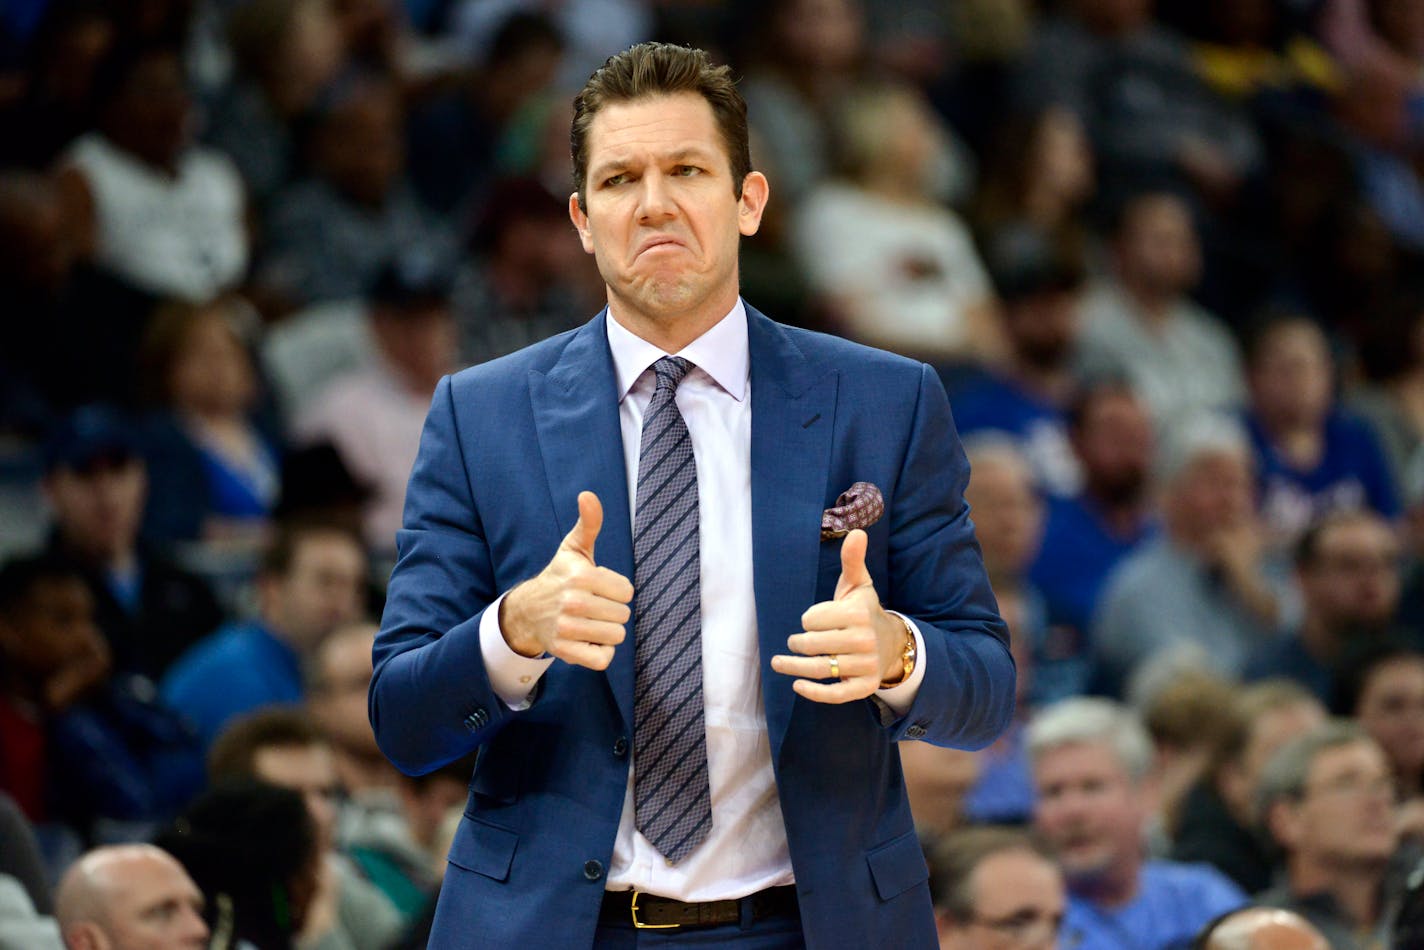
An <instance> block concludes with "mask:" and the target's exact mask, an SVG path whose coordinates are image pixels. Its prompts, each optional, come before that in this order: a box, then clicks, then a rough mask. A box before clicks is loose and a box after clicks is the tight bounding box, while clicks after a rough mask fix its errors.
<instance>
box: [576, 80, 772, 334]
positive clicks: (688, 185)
mask: <svg viewBox="0 0 1424 950" xmlns="http://www.w3.org/2000/svg"><path fill="white" fill-rule="evenodd" d="M587 147H588V174H587V184H586V186H585V196H586V198H585V200H586V210H585V208H584V207H581V206H580V204H579V201H578V196H577V195H576V194H575V195H571V196H570V197H569V216H570V218H572V220H573V223H574V227H576V228H577V229H578V232H579V237H580V239H581V240H582V242H583V249H584V250H585V251H586V252H588V253H590V254H592V255H593V256H594V259H595V260H596V261H597V263H598V270H599V273H600V274H602V275H603V281H604V283H605V284H606V285H607V287H608V300H609V306H610V307H611V308H612V311H613V313H614V315H615V316H616V317H617V318H618V319H619V320H620V321H622V322H624V324H625V326H628V327H630V329H633V331H634V332H641V333H658V332H662V331H666V330H671V329H672V328H673V327H686V326H688V324H689V321H691V320H696V321H698V322H699V323H705V324H706V326H707V327H710V326H711V325H712V324H713V323H714V322H715V321H717V320H720V319H721V318H722V317H723V316H724V315H725V314H726V313H727V311H729V310H730V309H731V308H732V306H733V304H734V303H735V302H736V296H737V286H738V285H737V255H738V252H739V248H740V244H741V237H742V235H752V234H755V233H756V232H757V229H758V227H759V226H760V224H761V212H762V208H763V207H764V206H765V203H766V197H767V194H768V187H767V183H766V179H765V178H764V177H763V176H762V175H761V174H760V173H759V172H752V173H750V174H749V175H747V177H746V180H745V181H744V182H742V183H741V184H742V189H741V197H740V198H738V197H737V187H736V186H737V183H736V182H734V181H733V180H732V174H731V163H730V160H729V158H728V155H727V148H726V145H725V143H724V141H723V138H722V135H721V132H720V131H719V130H718V127H717V123H716V120H715V118H714V117H713V114H712V107H711V106H710V105H709V104H708V103H707V100H706V99H704V98H702V97H701V96H699V95H697V94H695V93H677V94H676V95H669V96H658V97H654V98H647V99H637V100H633V101H628V102H612V103H609V104H607V105H605V106H604V107H603V108H602V109H600V110H599V111H598V113H597V114H596V115H595V116H594V117H593V122H592V124H591V126H590V128H589V135H588V146H587ZM689 314H691V315H692V316H689ZM644 328H646V329H644Z"/></svg>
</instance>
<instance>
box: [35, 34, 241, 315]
mask: <svg viewBox="0 0 1424 950" xmlns="http://www.w3.org/2000/svg"><path fill="white" fill-rule="evenodd" d="M94 97H95V108H96V112H97V115H98V129H97V130H96V131H94V132H90V133H87V134H86V135H84V136H82V137H80V138H79V139H78V140H76V141H75V142H74V143H73V144H72V145H71V146H70V148H69V149H68V150H67V151H66V152H65V154H64V156H63V158H62V162H63V165H64V166H65V169H66V174H67V175H69V176H70V180H72V181H74V182H75V183H76V184H78V185H81V186H82V187H83V188H84V189H85V191H86V192H87V196H88V199H89V201H90V202H91V204H92V207H93V219H94V229H95V236H94V260H95V263H97V264H98V265H99V266H100V267H102V268H104V269H106V270H108V271H110V272H111V273H113V274H114V275H116V276H117V277H119V278H120V279H122V280H124V281H125V282H127V283H129V284H131V285H133V286H134V287H136V288H138V289H140V290H142V291H144V292H146V293H149V294H152V295H154V296H155V297H170V298H177V299H179V300H186V301H191V302H195V303H196V302H201V301H204V300H208V299H211V298H212V297H214V296H215V295H217V294H219V293H221V292H223V291H226V290H230V289H232V288H234V287H236V286H237V285H238V283H240V282H241V281H242V279H243V278H244V277H245V276H246V272H247V263H248V237H247V231H246V217H245V216H246V210H247V208H246V197H245V194H244V191H243V187H242V180H241V178H240V176H239V175H238V173H237V170H236V169H235V168H234V167H233V166H232V163H231V162H230V161H228V159H227V157H226V156H224V155H223V154H221V153H220V152H217V151H215V150H213V149H210V148H207V147H205V146H201V145H195V144H193V143H192V141H191V139H190V135H191V127H192V121H193V109H192V102H191V100H190V98H189V93H188V86H187V80H186V78H185V77H184V73H183V62H182V57H181V52H180V51H179V50H178V49H176V48H174V47H172V46H168V45H166V44H163V43H158V42H153V41H150V42H147V43H139V44H135V45H122V46H118V47H116V48H115V49H114V50H113V51H112V52H111V53H110V54H109V56H108V57H107V58H106V59H105V61H104V62H103V63H102V64H101V65H100V67H99V70H98V72H97V74H96V76H95V80H94Z"/></svg>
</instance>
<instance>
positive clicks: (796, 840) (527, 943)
mask: <svg viewBox="0 0 1424 950" xmlns="http://www.w3.org/2000/svg"><path fill="white" fill-rule="evenodd" d="M747 319H748V334H749V343H750V358H751V399H752V435H751V442H752V444H751V475H752V529H753V557H754V559H755V564H754V585H755V593H756V614H757V628H758V635H759V638H760V643H761V667H762V668H761V688H762V695H763V698H764V701H765V708H766V727H767V733H768V737H769V739H770V745H771V753H772V762H773V767H774V769H775V773H776V780H777V789H778V792H779V795H780V800H781V805H782V814H783V816H784V818H785V822H786V834H787V839H788V842H789V845H790V854H791V860H792V864H793V866H794V870H795V874H796V887H797V891H798V894H799V897H800V901H801V908H802V920H803V923H804V930H805V935H806V940H807V946H808V947H811V948H820V947H868V946H876V947H896V948H900V947H933V946H934V945H935V932H934V924H933V919H932V915H931V912H930V898H929V890H928V887H927V885H926V878H927V872H926V868H925V862H924V858H923V856H922V854H921V852H920V848H919V844H918V842H917V840H916V837H915V833H914V828H913V825H912V823H911V818H910V809H909V806H908V804H907V802H906V798H905V791H904V783H903V779H902V777H901V773H900V764H899V756H898V753H897V752H896V748H895V742H896V741H897V740H899V739H901V738H910V739H926V740H928V741H931V742H935V743H937V744H941V745H953V746H960V747H965V748H977V747H980V746H983V745H986V744H988V743H989V742H991V741H993V739H994V738H995V737H996V736H997V735H998V734H999V732H1000V731H1001V730H1002V729H1003V727H1004V726H1005V724H1006V723H1007V722H1008V721H1009V718H1010V716H1011V714H1012V707H1013V693H1014V668H1013V661H1012V660H1011V659H1010V657H1009V652H1008V648H1007V634H1006V631H1005V629H1004V626H1003V624H1002V621H1001V620H1000V619H999V617H998V613H997V607H996V604H995V602H994V598H993V594H992V593H991V592H990V590H989V584H988V581H987V579H986V577H985V574H984V569H983V565H982V562H981V558H980V554H979V548H978V545H977V543H976V542H975V540H974V536H973V528H972V526H971V524H970V521H969V515H968V509H967V507H966V505H965V504H964V500H963V494H964V486H965V483H966V482H967V480H968V475H969V471H968V465H967V463H966V461H965V459H964V454H963V452H962V451H961V450H960V447H959V441H958V437H957V436H956V435H955V432H954V426H953V423H952V421H951V419H950V413H949V404H948V401H947V400H946V398H945V395H944V389H943V387H942V386H941V384H940V381H939V378H938V377H937V376H936V374H935V373H934V372H933V371H932V370H931V369H929V368H928V367H926V366H923V365H921V364H917V363H914V362H912V361H909V360H905V359H902V358H900V357H896V356H892V355H890V354H887V353H882V352H879V351H876V350H871V349H867V348H865V347H861V346H857V345H855V344H851V343H848V342H846V341H844V340H840V339H836V338H834V337H829V336H824V335H821V334H815V333H809V332H806V331H802V330H796V329H792V328H788V327H784V326H781V325H779V324H776V323H773V322H772V321H771V320H768V319H767V318H766V317H764V316H762V315H761V314H759V313H757V312H756V311H755V310H753V309H751V308H750V307H748V308H747ZM857 481H868V482H873V483H874V484H875V485H877V486H879V488H880V490H881V491H882V492H883V494H884V496H885V504H886V512H885V515H884V517H882V518H881V520H880V521H879V522H878V523H877V524H875V525H874V526H872V527H871V528H870V530H869V548H868V553H867V556H866V563H867V566H868V567H869V569H870V572H871V575H872V576H873V577H874V579H875V588H876V591H877V592H878V593H879V594H880V596H881V597H882V598H883V600H884V602H885V603H886V604H887V605H888V606H891V607H893V608H895V609H897V610H900V611H902V612H903V613H905V614H907V615H909V616H911V617H912V618H914V620H915V621H916V622H917V623H918V624H919V627H920V629H921V631H922V633H923V634H924V639H925V655H924V656H923V657H921V659H920V662H922V663H925V664H926V675H925V678H924V680H923V683H922V685H921V687H920V690H919V693H918V695H917V697H916V699H915V701H914V704H913V706H912V707H911V708H910V710H909V711H908V713H907V714H906V715H904V716H903V717H901V718H899V719H892V717H891V716H890V715H889V714H888V713H887V712H886V711H885V710H884V709H883V708H882V707H881V706H879V705H878V704H876V703H875V702H873V701H871V700H865V701H862V702H853V703H849V704H845V705H824V704H818V703H812V702H808V701H807V700H804V699H802V698H800V697H798V696H796V694H795V693H794V692H793V691H792V689H791V679H790V678H789V677H786V676H783V675H781V674H779V673H775V672H773V671H772V670H771V667H770V658H771V657H772V655H774V654H776V653H778V652H785V642H786V637H787V636H788V635H789V634H791V633H794V632H796V631H797V630H799V629H800V628H801V624H800V616H801V614H802V612H804V611H805V610H806V608H807V607H809V606H811V605H812V604H814V603H816V602H818V601H822V600H828V599H829V598H830V597H831V595H832V592H833V591H834V589H835V583H836V578H837V576H838V575H839V573H840V543H839V542H836V541H833V542H822V541H821V539H820V524H821V513H822V511H823V510H824V509H826V508H828V507H831V506H832V505H833V504H834V503H835V499H836V496H837V495H838V494H840V493H841V492H842V491H844V490H845V489H846V488H848V487H850V485H851V484H852V483H854V482H857ZM583 489H590V490H592V491H594V492H596V493H597V494H598V497H599V498H600V499H601V500H602V502H603V508H604V523H603V530H602V532H601V533H600V535H599V539H598V551H597V558H598V562H599V563H600V564H601V565H606V566H607V567H610V568H612V569H613V570H615V571H618V572H620V573H622V574H624V575H625V576H627V577H632V576H633V546H632V539H631V533H630V528H629V513H628V509H629V505H628V489H627V480H626V476H625V471H624V462H623V446H622V433H621V429H620V426H619V419H618V404H617V386H616V383H615V378H614V370H613V362H612V357H611V355H610V353H609V349H608V339H607V331H606V327H605V323H604V320H603V316H602V314H600V316H599V317H597V318H595V319H594V320H593V321H592V322H591V323H589V324H587V325H586V326H584V327H582V328H580V329H578V330H574V331H570V332H568V333H564V334H561V335H559V336H556V337H553V338H551V339H549V340H546V341H544V342H542V343H539V344H537V345H535V346H532V347H529V348H528V349H525V350H522V351H520V352H519V353H516V354H514V355H512V356H509V357H506V358H503V359H500V360H495V361H493V362H490V363H486V364H483V365H480V366H476V367H473V368H471V369H467V370H465V371H463V372H461V373H459V374H457V375H455V376H453V377H450V378H447V379H445V380H443V381H442V382H441V383H440V385H439V387H438V388H437V389H436V392H435V399H434V403H433V405H432V407H431V410H430V415H429V417H428V419H427V421H426V425H425V432H424V434H423V436H422V437H421V446H420V455H419V457H418V459H417V461H416V463H415V468H414V470H413V471H412V473H411V479H410V487H409V489H408V494H407V498H406V511H405V527H404V529H403V530H402V531H401V532H400V534H399V536H398V544H399V551H400V556H399V560H398V562H397V564H396V567H395V571H394V573H393V574H392V576H391V582H390V590H389V597H388V600H387V605H386V612H385V616H384V618H383V621H382V626H381V632H380V635H379V637H378V638H377V641H376V649H375V676H374V678H373V680H372V683H371V696H370V711H371V722H372V724H373V725H374V727H375V731H376V737H377V740H378V741H379V743H380V745H381V748H382V749H383V750H384V751H385V753H386V754H387V755H388V756H389V757H390V758H391V760H392V761H393V762H395V763H396V765H397V766H399V767H400V768H401V769H403V770H405V771H407V772H410V773H412V774H418V773H421V772H425V771H429V770H431V769H433V768H436V767H438V766H440V765H442V764H444V763H446V762H449V761H451V760H453V759H455V758H457V757H459V756H461V755H465V754H467V753H469V752H470V751H472V750H474V749H477V748H478V749H479V750H480V751H479V757H478V759H477V764H476V766H475V772H474V776H473V779H472V781H471V785H470V797H469V804H468V807H467V809H466V813H465V818H464V821H462V822H461V824H460V827H459V831H458V833H457V834H456V837H455V842H454V845H453V846H452V848H451V850H450V867H449V871H448V874H447V876H446V878H445V884H444V888H443V890H442V891H441V895H440V904H439V908H438V910H437V913H436V919H435V926H434V931H433V936H432V939H431V944H430V945H431V946H432V947H436V948H448V947H461V948H464V947H491V948H514V947H519V948H533V947H560V948H563V947H580V946H589V945H590V944H591V943H592V939H593V933H594V929H595V926H596V923H597V917H598V910H599V903H600V901H601V899H602V896H603V890H604V886H605V878H606V869H607V866H608V863H609V861H610V858H611V855H612V853H613V842H614V837H615V835H616V833H617V830H618V821H619V817H620V815H621V813H622V806H623V796H624V791H625V788H626V786H627V781H628V768H629V764H630V762H631V754H630V749H629V746H630V742H629V739H630V737H631V736H632V733H633V644H632V642H631V637H632V630H633V623H631V622H630V623H629V624H628V625H627V627H628V630H629V639H628V640H625V641H624V643H623V644H622V645H621V646H620V647H619V648H618V649H617V650H616V651H615V653H614V659H613V661H612V663H611V664H610V666H609V668H608V669H607V670H606V671H602V672H595V671H593V670H588V669H584V668H582V667H576V666H570V665H567V664H564V663H561V662H556V663H554V665H553V666H552V667H550V668H549V670H548V672H547V673H546V674H545V676H544V678H543V680H542V681H541V683H540V686H539V690H538V694H537V697H536V699H535V701H534V703H533V704H532V706H531V707H530V708H529V709H527V710H524V711H521V712H514V711H511V710H510V709H509V708H508V707H507V706H506V705H505V704H504V703H503V702H502V701H501V700H500V699H499V697H498V696H497V695H495V693H494V691H493V690H492V689H491V687H490V683H489V679H488V677H487V675H486V673H485V669H484V664H483V661H482V658H481V653H480V644H479V624H480V618H481V617H482V615H483V611H484V609H485V608H486V607H487V606H488V605H489V604H490V602H491V601H493V600H494V599H495V598H496V597H497V596H498V595H499V594H500V593H501V592H503V591H507V590H509V589H510V588H511V587H513V586H514V585H515V584H517V583H519V582H520V581H522V580H525V579H526V578H528V577H531V576H533V575H534V574H536V573H537V572H538V571H540V570H541V569H542V568H543V567H544V566H545V564H547V563H548V561H549V559H550V558H551V557H552V556H553V554H554V550H555V549H556V548H557V547H558V545H559V542H560V540H561V539H562V538H563V536H564V535H565V534H567V533H568V531H569V530H570V529H571V528H572V527H573V524H574V522H575V521H576V520H577V517H578V510H577V496H578V493H579V491H580V490H583ZM634 606H635V607H636V603H635V604H634Z"/></svg>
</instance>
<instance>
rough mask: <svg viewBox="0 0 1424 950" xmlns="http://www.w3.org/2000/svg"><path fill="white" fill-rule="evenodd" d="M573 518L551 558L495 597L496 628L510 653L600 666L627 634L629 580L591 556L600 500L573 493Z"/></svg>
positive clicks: (609, 659)
mask: <svg viewBox="0 0 1424 950" xmlns="http://www.w3.org/2000/svg"><path fill="white" fill-rule="evenodd" d="M578 509H579V518H578V522H577V523H576V524H575V525H574V527H573V530H572V531H570V532H569V533H568V536H567V537H565V538H564V540H563V542H562V543H560V544H559V549H558V550H557V551H555V552H554V557H553V560H551V561H550V562H549V564H548V566H547V567H545V568H544V569H543V570H542V571H540V572H539V573H538V574H537V575H535V576H534V577H532V578H530V579H529V580H527V581H525V582H524V583H522V584H520V585H519V586H518V587H515V588H514V589H513V590H511V591H510V592H509V593H508V594H507V595H505V598H504V600H503V601H501V602H500V611H499V629H500V631H501V632H502V633H503V634H504V640H505V642H506V643H508V644H509V647H510V649H512V650H513V651H514V652H515V653H519V654H522V655H524V656H531V657H532V656H542V655H543V654H545V653H549V654H552V655H554V656H556V657H558V658H559V659H561V660H563V661H564V662H565V663H572V664H574V665H575V666H584V667H588V668H589V669H591V670H606V669H607V668H608V664H609V663H611V662H612V661H613V648H614V647H616V646H617V645H618V644H620V643H622V642H623V638H624V637H625V636H626V635H627V631H626V629H625V628H624V626H623V625H624V624H626V623H627V622H628V618H629V617H630V616H631V615H632V613H631V611H630V610H629V609H628V604H629V603H630V602H631V601H632V600H633V584H632V582H630V581H629V580H628V578H626V577H624V576H623V575H622V574H619V573H618V572H617V571H611V570H609V569H608V568H606V567H599V566H598V565H597V564H595V563H594V560H593V545H594V542H595V541H597V540H598V532H599V530H600V529H601V528H602V527H603V505H602V503H600V502H599V500H598V496H597V495H595V494H594V493H593V492H591V491H586V492H580V493H579V496H578Z"/></svg>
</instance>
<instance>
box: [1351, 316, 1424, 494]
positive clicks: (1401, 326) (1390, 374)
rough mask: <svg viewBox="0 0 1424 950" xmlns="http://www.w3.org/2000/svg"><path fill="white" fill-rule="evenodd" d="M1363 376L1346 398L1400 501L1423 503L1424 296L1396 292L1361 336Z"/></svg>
mask: <svg viewBox="0 0 1424 950" xmlns="http://www.w3.org/2000/svg"><path fill="white" fill-rule="evenodd" d="M1358 356H1359V364H1360V370H1361V372H1362V373H1363V375H1364V379H1363V380H1361V381H1360V382H1359V383H1358V384H1357V385H1356V386H1354V387H1353V389H1352V391H1351V392H1349V393H1348V394H1347V395H1346V397H1345V400H1346V404H1347V405H1348V407H1349V408H1350V409H1351V410H1353V411H1355V412H1357V413H1359V414H1360V415H1361V416H1363V417H1364V418H1365V420H1366V421H1368V422H1369V423H1370V425H1371V427H1372V428H1373V429H1374V431H1375V433H1376V434H1377V435H1378V436H1379V439H1380V445H1381V447H1382V448H1383V449H1384V451H1385V455H1386V456H1387V457H1388V459H1389V465H1390V473H1391V476H1392V478H1391V480H1392V481H1393V483H1394V485H1395V487H1396V488H1397V489H1398V490H1399V492H1400V494H1401V496H1402V498H1403V500H1405V501H1408V502H1418V501H1419V500H1420V499H1421V498H1424V451H1421V449H1424V293H1419V292H1396V293H1395V294H1394V296H1393V299H1391V300H1389V301H1387V302H1386V303H1385V304H1384V305H1382V306H1381V307H1380V308H1379V312H1378V313H1377V314H1376V315H1375V316H1374V318H1373V319H1372V320H1370V321H1368V322H1367V324H1366V326H1365V327H1364V328H1363V332H1362V333H1361V335H1360V339H1359V346H1358Z"/></svg>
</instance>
